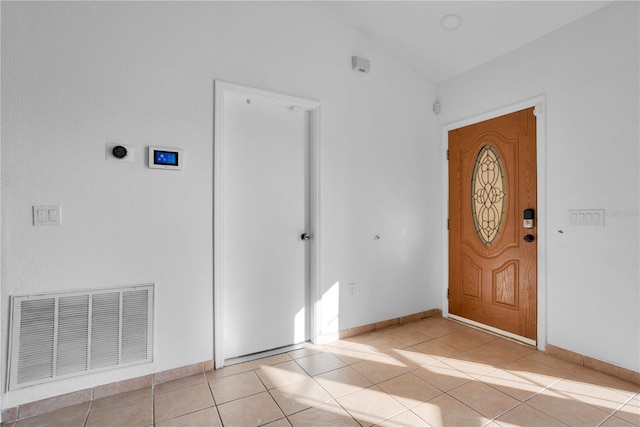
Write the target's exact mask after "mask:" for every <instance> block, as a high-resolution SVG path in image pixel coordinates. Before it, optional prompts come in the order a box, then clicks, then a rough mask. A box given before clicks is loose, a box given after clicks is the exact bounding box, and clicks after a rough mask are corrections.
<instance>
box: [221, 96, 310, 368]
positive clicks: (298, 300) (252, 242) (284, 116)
mask: <svg viewBox="0 0 640 427" xmlns="http://www.w3.org/2000/svg"><path fill="white" fill-rule="evenodd" d="M223 102H224V118H223V120H224V122H223V135H222V138H223V141H222V143H223V146H224V151H223V153H224V154H223V156H224V157H223V162H224V164H223V171H224V172H223V182H224V184H223V185H224V189H223V199H222V204H223V207H222V209H223V216H224V225H223V227H224V241H223V248H222V250H223V251H224V255H223V259H224V273H223V278H222V286H223V295H224V304H223V313H224V315H223V325H224V328H223V329H224V338H223V340H224V358H225V359H229V358H232V357H237V356H243V355H247V354H252V353H256V352H261V351H266V350H271V349H274V348H278V347H282V346H287V345H291V344H296V343H300V342H304V341H307V340H308V339H309V321H308V315H309V311H308V300H309V294H308V282H309V241H306V240H303V238H302V235H303V234H305V233H310V229H309V227H310V224H309V140H310V139H309V138H310V128H309V112H308V111H306V110H304V109H300V108H295V107H293V106H285V105H282V103H280V102H276V101H274V100H273V99H270V98H269V97H267V96H257V95H255V94H250V93H249V94H243V93H233V94H230V95H228V96H225V98H224V101H223ZM214 239H215V236H214Z"/></svg>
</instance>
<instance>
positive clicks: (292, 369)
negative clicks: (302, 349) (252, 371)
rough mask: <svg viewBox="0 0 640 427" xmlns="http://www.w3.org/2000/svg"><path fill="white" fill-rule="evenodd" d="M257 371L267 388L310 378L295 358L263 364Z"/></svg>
mask: <svg viewBox="0 0 640 427" xmlns="http://www.w3.org/2000/svg"><path fill="white" fill-rule="evenodd" d="M256 373H257V374H258V376H259V377H260V379H261V380H262V382H263V383H264V385H265V386H266V387H267V389H272V388H275V387H281V386H283V385H285V384H290V383H293V382H296V381H302V380H304V379H305V378H309V375H308V374H307V373H306V372H305V371H304V369H302V368H301V367H300V366H299V365H298V364H297V363H296V362H295V361H293V360H290V361H289V362H284V363H280V364H276V365H263V366H261V367H260V369H258V370H256Z"/></svg>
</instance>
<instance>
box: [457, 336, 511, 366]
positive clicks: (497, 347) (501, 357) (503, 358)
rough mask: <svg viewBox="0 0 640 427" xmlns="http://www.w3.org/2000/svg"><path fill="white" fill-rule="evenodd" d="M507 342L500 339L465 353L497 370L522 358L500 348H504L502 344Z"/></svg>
mask: <svg viewBox="0 0 640 427" xmlns="http://www.w3.org/2000/svg"><path fill="white" fill-rule="evenodd" d="M507 342H508V341H505V340H502V339H500V340H495V341H491V342H489V343H487V344H482V345H480V346H478V347H475V348H472V349H471V350H469V351H468V352H467V353H469V354H472V355H474V356H477V357H480V358H482V359H484V360H486V361H488V362H489V363H491V364H493V366H495V367H497V368H499V367H501V366H504V365H506V364H508V363H511V362H515V361H516V360H518V359H520V358H521V357H523V355H522V354H518V353H514V352H511V351H509V350H507V349H505V348H502V347H506V346H505V344H504V343H507ZM510 344H511V343H510ZM514 345H517V344H514Z"/></svg>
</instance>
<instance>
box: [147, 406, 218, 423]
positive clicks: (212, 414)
mask: <svg viewBox="0 0 640 427" xmlns="http://www.w3.org/2000/svg"><path fill="white" fill-rule="evenodd" d="M156 426H157V427H186V426H188V427H222V423H221V422H220V416H219V415H218V410H217V409H216V408H215V407H211V408H207V409H203V410H201V411H197V412H192V413H190V414H187V415H183V416H181V417H178V418H173V419H170V420H167V421H163V422H161V423H157V424H156Z"/></svg>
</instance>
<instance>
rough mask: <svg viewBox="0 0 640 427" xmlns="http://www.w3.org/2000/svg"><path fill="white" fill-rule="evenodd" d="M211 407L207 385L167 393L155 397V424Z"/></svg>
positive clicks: (197, 385)
mask: <svg viewBox="0 0 640 427" xmlns="http://www.w3.org/2000/svg"><path fill="white" fill-rule="evenodd" d="M211 406H213V398H212V397H211V391H210V390H209V385H208V384H207V383H201V384H196V385H192V386H189V387H186V388H181V389H178V390H173V391H169V392H167V393H163V394H160V395H157V396H155V422H156V423H159V422H161V421H165V420H170V419H172V418H177V417H180V416H182V415H186V414H188V413H191V412H196V411H199V410H201V409H206V408H209V407H211Z"/></svg>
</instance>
